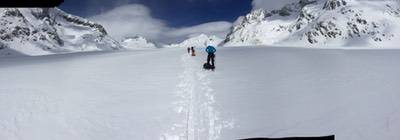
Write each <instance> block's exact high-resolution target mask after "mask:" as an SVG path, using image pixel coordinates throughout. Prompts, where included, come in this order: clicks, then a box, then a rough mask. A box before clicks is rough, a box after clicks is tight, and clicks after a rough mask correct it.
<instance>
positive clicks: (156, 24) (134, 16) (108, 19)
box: [89, 4, 232, 43]
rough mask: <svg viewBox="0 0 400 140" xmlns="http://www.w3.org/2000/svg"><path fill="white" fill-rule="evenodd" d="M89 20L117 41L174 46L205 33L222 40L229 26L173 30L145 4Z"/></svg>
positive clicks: (210, 25)
mask: <svg viewBox="0 0 400 140" xmlns="http://www.w3.org/2000/svg"><path fill="white" fill-rule="evenodd" d="M89 19H91V20H93V21H95V22H98V23H100V24H102V25H103V26H104V27H105V28H106V30H107V32H108V33H109V34H110V35H111V36H112V37H114V38H116V39H118V40H120V39H122V38H124V37H127V36H135V35H140V36H144V37H146V38H149V39H151V40H155V41H158V42H162V43H173V42H174V43H175V42H176V41H182V40H183V39H186V38H187V37H189V36H192V35H194V34H202V33H204V34H208V35H217V36H219V37H223V38H224V37H225V35H226V34H227V33H228V31H229V29H230V28H231V26H232V23H230V22H226V21H217V22H210V23H204V24H200V25H196V26H191V27H183V28H172V27H168V26H167V24H166V22H165V21H163V20H160V19H156V18H153V17H152V16H151V11H150V9H149V8H147V7H146V6H144V5H140V4H131V5H124V6H120V7H117V8H115V9H113V10H110V11H107V12H105V13H103V14H100V15H96V16H93V17H90V18H89Z"/></svg>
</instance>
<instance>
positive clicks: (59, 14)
mask: <svg viewBox="0 0 400 140" xmlns="http://www.w3.org/2000/svg"><path fill="white" fill-rule="evenodd" d="M0 25H1V26H0V56H3V55H46V54H54V53H67V52H79V51H94V50H115V49H121V48H122V47H121V46H120V45H119V43H118V42H117V41H115V40H113V39H112V38H110V37H109V36H108V35H107V32H106V30H105V29H104V28H103V26H101V25H100V24H97V23H94V22H91V21H88V20H86V19H83V18H80V17H77V16H73V15H70V14H67V13H65V12H63V11H62V10H60V9H58V8H0Z"/></svg>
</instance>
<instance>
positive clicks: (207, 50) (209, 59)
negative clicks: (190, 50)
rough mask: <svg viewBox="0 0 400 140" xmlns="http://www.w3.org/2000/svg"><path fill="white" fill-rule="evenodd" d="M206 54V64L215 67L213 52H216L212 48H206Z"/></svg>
mask: <svg viewBox="0 0 400 140" xmlns="http://www.w3.org/2000/svg"><path fill="white" fill-rule="evenodd" d="M206 52H207V53H208V56H207V64H208V65H211V66H212V67H215V52H217V49H215V47H213V46H207V48H206ZM210 62H211V64H210Z"/></svg>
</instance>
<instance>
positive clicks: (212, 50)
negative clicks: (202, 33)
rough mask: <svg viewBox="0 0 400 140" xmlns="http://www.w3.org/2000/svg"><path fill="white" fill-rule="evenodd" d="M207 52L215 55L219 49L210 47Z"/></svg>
mask: <svg viewBox="0 0 400 140" xmlns="http://www.w3.org/2000/svg"><path fill="white" fill-rule="evenodd" d="M206 52H207V53H209V54H210V53H215V52H217V49H215V48H214V47H213V46H208V47H207V48H206Z"/></svg>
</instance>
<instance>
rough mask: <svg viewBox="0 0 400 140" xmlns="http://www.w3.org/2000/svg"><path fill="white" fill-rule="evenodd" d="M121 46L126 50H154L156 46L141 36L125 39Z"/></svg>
mask: <svg viewBox="0 0 400 140" xmlns="http://www.w3.org/2000/svg"><path fill="white" fill-rule="evenodd" d="M121 46H123V47H124V48H127V49H155V48H157V46H156V45H155V44H154V43H153V42H150V41H148V40H147V39H146V38H144V37H141V36H136V37H127V38H125V39H124V40H122V41H121Z"/></svg>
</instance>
